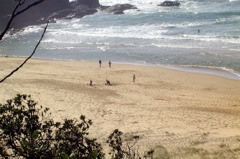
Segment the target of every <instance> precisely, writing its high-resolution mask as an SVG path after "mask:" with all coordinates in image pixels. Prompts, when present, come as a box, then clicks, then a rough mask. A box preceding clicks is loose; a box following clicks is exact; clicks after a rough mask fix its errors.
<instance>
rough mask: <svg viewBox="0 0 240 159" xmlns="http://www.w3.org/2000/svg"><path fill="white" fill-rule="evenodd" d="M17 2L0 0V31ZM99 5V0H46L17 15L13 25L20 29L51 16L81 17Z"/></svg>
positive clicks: (40, 22) (27, 2)
mask: <svg viewBox="0 0 240 159" xmlns="http://www.w3.org/2000/svg"><path fill="white" fill-rule="evenodd" d="M35 1H36V0H29V1H26V2H25V3H24V5H23V6H22V7H21V8H25V7H26V6H28V5H29V4H31V3H33V2H35ZM16 4H17V2H14V1H13V0H0V22H1V23H0V32H1V31H2V30H3V29H4V27H5V26H6V24H7V22H8V20H9V19H10V16H11V13H12V11H13V9H14V7H15V5H16ZM99 6H100V4H99V0H76V1H75V2H72V3H70V2H69V0H45V1H44V2H42V3H40V4H39V5H37V6H34V7H32V8H31V9H29V10H27V11H26V12H24V13H23V14H20V15H19V16H18V17H16V18H15V19H14V21H13V23H12V26H11V27H12V28H14V29H18V28H22V27H25V26H29V25H38V24H43V23H46V21H47V20H48V19H49V18H57V19H58V18H70V17H72V18H74V17H76V18H79V17H83V16H85V15H89V14H93V13H95V12H97V10H96V9H95V8H97V7H99ZM21 8H19V10H20V9H21Z"/></svg>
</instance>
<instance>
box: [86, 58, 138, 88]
mask: <svg viewBox="0 0 240 159" xmlns="http://www.w3.org/2000/svg"><path fill="white" fill-rule="evenodd" d="M98 62H99V67H102V60H99V61H98ZM108 66H109V68H111V66H112V62H111V61H109V62H108ZM135 81H136V75H135V74H133V77H132V82H133V83H135ZM87 85H89V86H93V81H92V80H90V81H89V83H88V84H87ZM105 85H106V86H112V84H111V82H110V80H108V79H106V82H105Z"/></svg>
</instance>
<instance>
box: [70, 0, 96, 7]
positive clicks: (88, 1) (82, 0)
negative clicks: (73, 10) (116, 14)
mask: <svg viewBox="0 0 240 159" xmlns="http://www.w3.org/2000/svg"><path fill="white" fill-rule="evenodd" d="M72 5H86V6H88V7H89V8H97V7H99V6H100V4H99V1H98V0H77V1H75V2H72Z"/></svg>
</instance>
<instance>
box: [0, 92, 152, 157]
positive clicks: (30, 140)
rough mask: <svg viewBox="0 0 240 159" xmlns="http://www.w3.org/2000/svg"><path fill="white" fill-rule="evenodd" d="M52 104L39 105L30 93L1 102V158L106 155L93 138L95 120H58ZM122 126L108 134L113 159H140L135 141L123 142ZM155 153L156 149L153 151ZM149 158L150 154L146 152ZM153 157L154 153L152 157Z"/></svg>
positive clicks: (135, 139) (134, 138)
mask: <svg viewBox="0 0 240 159" xmlns="http://www.w3.org/2000/svg"><path fill="white" fill-rule="evenodd" d="M48 111H49V109H48V108H45V109H44V108H43V107H42V106H40V107H39V108H38V107H37V103H36V102H35V101H33V100H32V99H31V96H30V95H20V94H18V95H17V96H16V97H15V98H13V99H10V100H7V102H6V104H3V105H2V104H0V158H24V159H104V158H105V154H104V153H103V151H102V146H101V145H100V144H99V143H97V141H96V139H92V138H89V137H88V135H89V132H88V130H89V127H90V126H91V125H92V121H91V120H87V119H86V118H85V116H80V119H79V120H77V119H65V120H64V121H63V122H54V121H53V120H52V119H51V118H50V115H51V114H50V113H48ZM122 135H123V133H122V132H121V131H119V130H118V129H116V130H114V131H113V133H112V134H111V135H110V136H109V137H108V140H107V143H108V144H109V146H110V147H111V158H112V159H140V158H141V157H140V155H139V153H138V151H136V150H135V149H134V148H133V147H134V145H135V144H136V142H137V141H138V139H139V136H133V137H132V139H131V140H132V141H133V143H132V144H131V146H130V144H129V143H125V144H124V146H123V139H122ZM150 156H152V152H151V155H150ZM145 158H148V157H146V156H145ZM151 158H152V157H151Z"/></svg>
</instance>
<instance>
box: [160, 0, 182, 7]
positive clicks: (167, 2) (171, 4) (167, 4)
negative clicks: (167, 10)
mask: <svg viewBox="0 0 240 159" xmlns="http://www.w3.org/2000/svg"><path fill="white" fill-rule="evenodd" d="M180 5H181V4H180V3H179V2H174V1H164V2H162V3H161V4H159V5H158V6H164V7H172V6H180Z"/></svg>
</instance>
